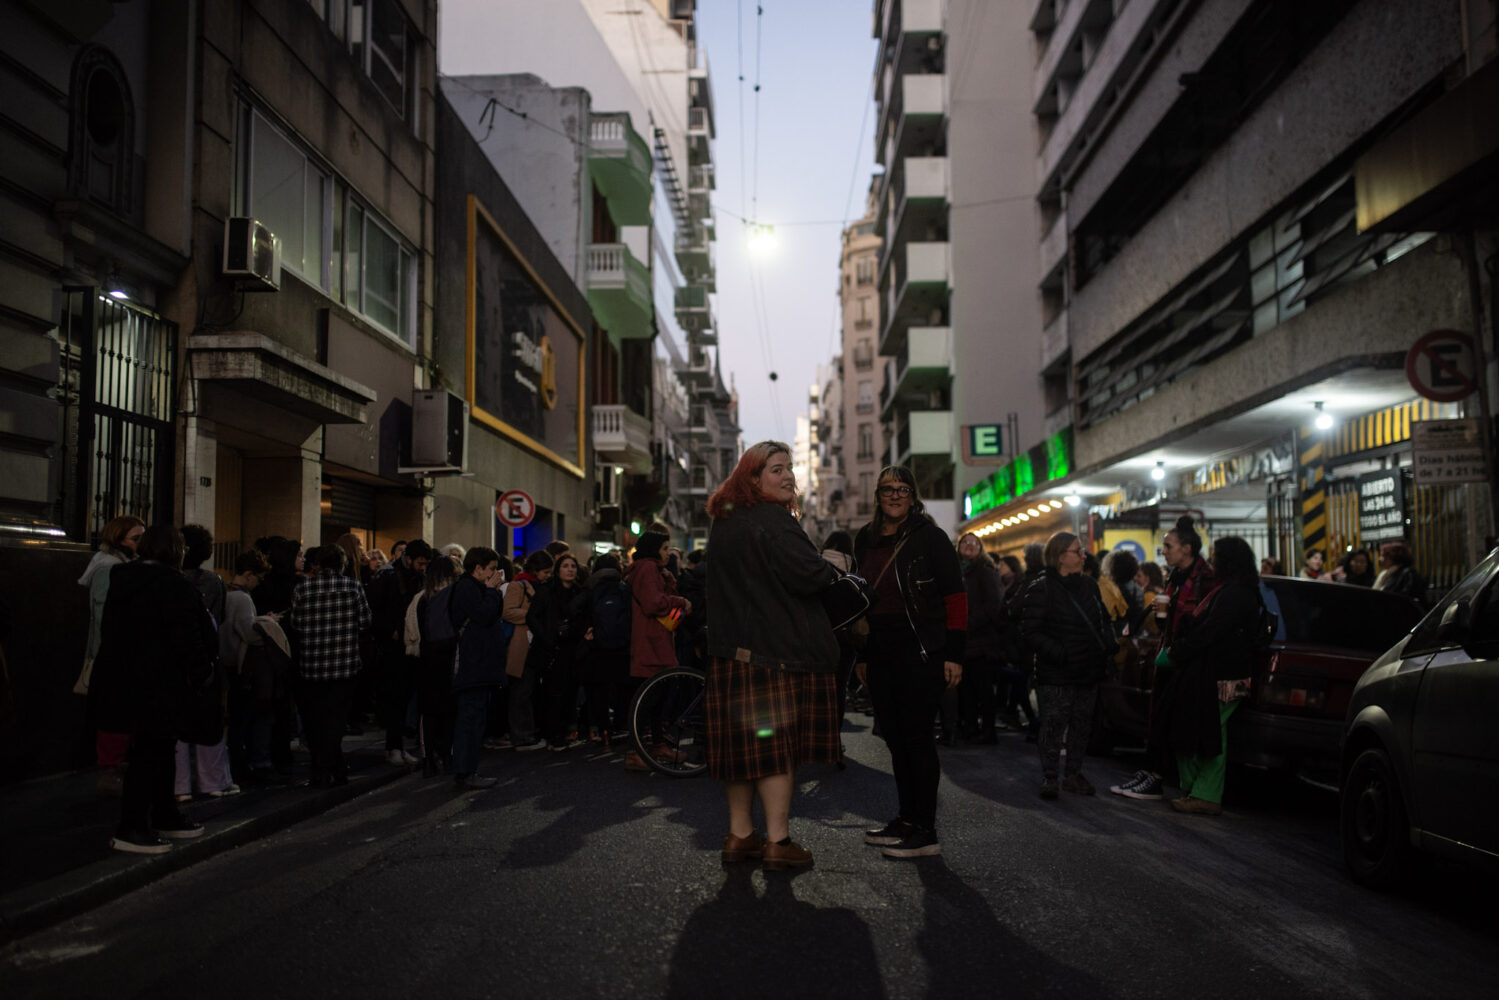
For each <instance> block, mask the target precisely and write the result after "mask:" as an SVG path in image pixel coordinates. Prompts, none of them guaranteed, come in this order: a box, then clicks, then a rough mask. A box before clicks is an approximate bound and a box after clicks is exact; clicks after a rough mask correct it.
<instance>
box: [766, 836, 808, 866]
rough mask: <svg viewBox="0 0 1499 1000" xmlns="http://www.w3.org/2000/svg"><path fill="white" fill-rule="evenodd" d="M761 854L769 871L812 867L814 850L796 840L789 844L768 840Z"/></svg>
mask: <svg viewBox="0 0 1499 1000" xmlns="http://www.w3.org/2000/svg"><path fill="white" fill-rule="evenodd" d="M760 856H761V857H762V858H763V859H764V860H765V868H766V870H767V871H781V870H782V869H785V868H810V867H812V852H811V851H809V850H807V849H806V848H805V847H802V846H801V845H800V844H798V843H796V842H795V841H792V842H791V843H789V844H777V843H775V842H774V841H770V840H767V841H766V842H765V846H764V848H763V849H762V851H761V855H760Z"/></svg>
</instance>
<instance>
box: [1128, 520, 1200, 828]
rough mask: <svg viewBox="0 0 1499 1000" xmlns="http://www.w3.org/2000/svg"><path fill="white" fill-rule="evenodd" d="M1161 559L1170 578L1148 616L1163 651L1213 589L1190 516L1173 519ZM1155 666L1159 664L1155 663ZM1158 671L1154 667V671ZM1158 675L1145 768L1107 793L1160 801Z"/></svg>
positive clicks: (1162, 748)
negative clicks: (1153, 624) (1185, 620)
mask: <svg viewBox="0 0 1499 1000" xmlns="http://www.w3.org/2000/svg"><path fill="white" fill-rule="evenodd" d="M1161 555H1162V556H1164V557H1165V559H1166V565H1167V567H1168V568H1169V569H1170V571H1171V576H1170V578H1169V579H1168V580H1167V582H1166V592H1165V593H1164V594H1157V595H1156V598H1155V603H1154V605H1153V610H1154V614H1153V615H1152V616H1151V617H1152V618H1153V620H1154V621H1155V624H1156V625H1157V626H1158V630H1159V631H1160V633H1161V647H1160V648H1161V649H1162V650H1165V649H1166V648H1168V647H1169V646H1170V645H1171V640H1172V638H1173V636H1174V634H1175V631H1176V626H1177V625H1178V624H1179V623H1180V622H1181V621H1182V619H1183V618H1184V617H1186V616H1189V615H1191V614H1192V613H1193V611H1195V610H1196V608H1197V602H1198V601H1199V600H1201V599H1202V596H1203V595H1204V594H1206V593H1207V592H1208V591H1209V590H1211V589H1212V586H1213V570H1212V568H1211V567H1210V566H1209V565H1208V562H1207V560H1206V559H1204V558H1203V557H1202V536H1201V535H1199V534H1198V533H1197V527H1196V525H1195V524H1194V523H1193V521H1192V515H1190V514H1183V515H1182V516H1181V517H1179V518H1177V519H1176V524H1175V525H1174V526H1173V527H1172V529H1171V530H1170V531H1168V532H1166V537H1165V538H1164V539H1162V541H1161ZM1162 598H1165V608H1164V612H1165V613H1164V614H1162V611H1163V609H1162ZM1157 663H1158V664H1159V661H1157ZM1159 669H1161V668H1160V667H1159V666H1158V670H1159ZM1160 687H1161V685H1160V678H1159V675H1158V676H1157V678H1156V683H1155V684H1154V685H1153V690H1152V695H1151V711H1150V732H1149V735H1148V736H1147V738H1146V742H1145V766H1144V767H1143V768H1141V769H1140V770H1138V771H1136V772H1135V773H1134V775H1133V776H1132V777H1131V778H1129V779H1128V780H1127V781H1124V782H1122V783H1120V784H1117V785H1111V786H1110V787H1109V791H1111V792H1113V793H1114V794H1115V795H1122V796H1124V797H1125V798H1128V799H1160V798H1163V797H1164V796H1163V794H1162V788H1163V784H1164V783H1163V781H1162V779H1161V773H1162V771H1163V770H1164V767H1165V765H1164V763H1163V762H1164V761H1165V760H1166V759H1167V757H1166V756H1165V753H1166V751H1165V741H1164V740H1163V739H1162V734H1160V733H1159V732H1158V731H1157V728H1158V727H1157V721H1158V713H1157V712H1156V710H1155V695H1154V691H1158V690H1160Z"/></svg>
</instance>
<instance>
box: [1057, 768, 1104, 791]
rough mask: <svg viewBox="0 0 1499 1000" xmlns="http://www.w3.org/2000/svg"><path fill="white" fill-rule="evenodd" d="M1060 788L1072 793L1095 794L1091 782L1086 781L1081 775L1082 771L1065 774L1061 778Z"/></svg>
mask: <svg viewBox="0 0 1499 1000" xmlns="http://www.w3.org/2000/svg"><path fill="white" fill-rule="evenodd" d="M1062 790H1063V791H1066V792H1072V793H1073V794H1074V795H1094V794H1096V791H1095V789H1094V788H1093V786H1092V785H1091V784H1089V783H1088V779H1087V778H1084V777H1083V772H1081V771H1079V772H1077V773H1076V774H1069V775H1067V777H1065V778H1063V779H1062Z"/></svg>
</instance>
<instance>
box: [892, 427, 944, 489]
mask: <svg viewBox="0 0 1499 1000" xmlns="http://www.w3.org/2000/svg"><path fill="white" fill-rule="evenodd" d="M952 441H953V430H952V411H951V410H913V411H912V412H911V413H909V414H907V415H906V421H905V423H903V424H901V426H900V428H899V429H898V430H896V432H895V437H894V438H893V439H892V440H891V442H890V454H891V456H892V461H893V462H894V464H896V465H904V466H906V467H907V468H909V469H911V470H912V471H913V472H916V474H917V479H918V481H920V480H922V479H926V478H928V475H929V474H930V473H931V472H932V471H933V470H935V469H937V468H938V467H940V466H942V465H950V464H951V463H952ZM918 466H920V467H921V468H920V469H919V470H918Z"/></svg>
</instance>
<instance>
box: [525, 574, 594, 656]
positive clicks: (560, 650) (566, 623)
mask: <svg viewBox="0 0 1499 1000" xmlns="http://www.w3.org/2000/svg"><path fill="white" fill-rule="evenodd" d="M587 592H588V591H587V588H586V587H584V586H583V585H582V583H581V582H576V583H574V584H573V586H571V587H568V588H564V587H563V586H562V581H561V580H559V579H558V578H557V577H555V576H553V577H552V578H551V579H549V580H547V581H546V582H545V583H543V584H541V585H539V586H538V587H537V588H536V596H535V597H534V598H533V599H532V600H531V607H530V609H529V610H527V612H526V627H527V628H528V629H530V630H531V650H530V652H529V653H527V654H526V655H527V662H528V663H529V664H530V666H531V667H532V668H533V669H535V670H541V671H545V670H547V669H548V668H549V667H551V666H552V665H553V664H555V663H556V662H557V661H558V660H559V659H563V658H569V657H571V656H572V653H573V649H574V647H575V646H576V645H577V641H578V639H579V638H580V636H581V634H582V633H581V632H575V631H574V628H573V626H574V622H573V616H574V615H575V614H577V612H578V598H579V597H580V596H582V595H583V594H586V593H587ZM585 630H586V627H585Z"/></svg>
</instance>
